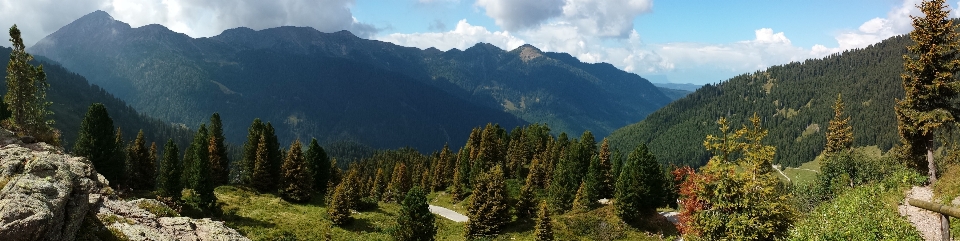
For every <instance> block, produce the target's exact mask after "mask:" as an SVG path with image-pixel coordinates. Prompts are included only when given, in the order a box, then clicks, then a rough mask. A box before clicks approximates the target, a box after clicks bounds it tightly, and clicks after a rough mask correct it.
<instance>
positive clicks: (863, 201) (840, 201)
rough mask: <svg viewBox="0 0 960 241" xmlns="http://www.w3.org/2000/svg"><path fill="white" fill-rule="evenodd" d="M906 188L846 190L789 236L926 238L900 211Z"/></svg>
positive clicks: (823, 238) (816, 238)
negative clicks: (901, 215)
mask: <svg viewBox="0 0 960 241" xmlns="http://www.w3.org/2000/svg"><path fill="white" fill-rule="evenodd" d="M913 173H915V172H913ZM896 178H898V177H893V179H896ZM901 187H903V186H901ZM902 191H903V189H902V188H887V187H884V184H881V183H878V184H869V185H865V186H860V187H857V188H854V189H852V190H850V191H847V192H844V193H843V194H841V195H840V196H838V197H837V198H836V199H834V200H832V201H830V202H828V203H825V204H824V205H820V206H819V207H817V208H816V210H815V211H814V212H813V213H811V214H810V215H809V216H808V217H807V218H806V219H804V220H801V221H800V222H798V223H797V225H796V226H795V227H794V228H793V229H792V230H790V237H789V238H788V239H789V240H922V238H921V237H920V234H919V233H917V230H916V229H915V228H913V226H911V225H910V223H909V222H907V221H906V220H904V219H903V218H901V217H900V215H899V214H898V213H897V205H896V204H897V201H898V200H899V199H900V195H901V194H902V193H903V192H902Z"/></svg>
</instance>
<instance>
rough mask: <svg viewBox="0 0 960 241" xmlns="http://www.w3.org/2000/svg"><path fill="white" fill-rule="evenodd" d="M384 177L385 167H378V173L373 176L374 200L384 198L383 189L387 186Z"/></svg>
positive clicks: (372, 191) (372, 192)
mask: <svg viewBox="0 0 960 241" xmlns="http://www.w3.org/2000/svg"><path fill="white" fill-rule="evenodd" d="M384 178H385V177H384V174H383V168H377V174H376V175H375V176H374V178H373V183H372V185H373V187H372V188H370V197H372V198H373V199H374V200H381V199H382V198H383V189H384V188H385V187H384V182H385V180H384Z"/></svg>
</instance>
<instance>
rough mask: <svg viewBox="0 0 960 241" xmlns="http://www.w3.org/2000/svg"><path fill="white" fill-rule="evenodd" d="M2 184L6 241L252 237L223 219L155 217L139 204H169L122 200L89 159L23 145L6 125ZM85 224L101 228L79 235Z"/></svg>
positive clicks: (0, 153) (0, 147)
mask: <svg viewBox="0 0 960 241" xmlns="http://www.w3.org/2000/svg"><path fill="white" fill-rule="evenodd" d="M0 187H2V188H0V240H4V241H18V240H54V241H56V240H76V239H78V236H81V237H80V239H94V240H96V239H98V238H97V237H99V236H98V235H102V234H103V233H106V234H108V235H116V234H117V233H122V234H123V235H125V236H126V238H127V239H129V240H249V239H247V238H245V237H243V236H242V235H240V234H239V233H238V232H237V231H236V230H234V229H231V228H229V227H226V226H225V225H224V224H223V222H219V221H212V220H210V219H191V218H186V217H157V216H156V215H155V214H153V213H150V212H149V211H147V210H144V209H142V208H140V207H139V205H141V204H144V205H154V206H161V207H166V206H165V205H164V204H163V203H161V202H158V201H156V200H147V199H141V200H134V201H123V200H119V199H118V198H117V197H116V195H114V193H113V190H112V189H111V188H110V187H109V182H108V181H107V180H106V179H105V178H103V176H102V175H100V174H98V173H97V172H96V171H95V170H94V168H93V164H92V163H90V161H89V160H87V159H86V158H81V157H74V156H71V155H67V154H64V153H63V150H62V149H60V148H57V147H54V146H51V145H48V144H46V143H42V142H40V143H29V144H25V143H24V142H23V141H22V140H21V138H18V137H17V136H16V135H14V134H13V133H11V132H10V131H8V130H4V129H0ZM93 217H96V218H93ZM98 221H99V222H98ZM98 225H100V226H98ZM90 227H101V228H100V230H89V229H90ZM82 228H83V229H84V230H83V231H84V232H80V233H89V232H98V233H97V234H94V235H87V234H84V235H81V234H80V233H78V231H80V230H81V229H82ZM104 231H105V232H104Z"/></svg>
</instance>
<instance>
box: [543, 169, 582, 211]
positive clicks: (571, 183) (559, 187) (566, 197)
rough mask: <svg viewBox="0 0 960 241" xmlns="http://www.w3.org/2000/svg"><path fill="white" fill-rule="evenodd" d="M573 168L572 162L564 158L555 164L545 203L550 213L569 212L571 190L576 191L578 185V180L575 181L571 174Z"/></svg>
mask: <svg viewBox="0 0 960 241" xmlns="http://www.w3.org/2000/svg"><path fill="white" fill-rule="evenodd" d="M575 166H576V164H575V163H573V161H571V160H570V159H568V158H566V157H564V158H563V159H561V160H559V161H558V162H557V166H556V168H554V170H553V175H552V176H553V180H551V181H550V187H549V188H548V189H547V190H548V192H547V193H548V194H547V195H548V196H547V202H548V203H550V208H551V211H553V212H555V213H561V212H564V211H566V210H570V208H571V205H572V204H573V199H574V195H575V193H574V191H573V190H577V186H578V185H579V184H580V180H576V179H575V178H576V175H575V174H574V173H573V172H575V170H574V168H575Z"/></svg>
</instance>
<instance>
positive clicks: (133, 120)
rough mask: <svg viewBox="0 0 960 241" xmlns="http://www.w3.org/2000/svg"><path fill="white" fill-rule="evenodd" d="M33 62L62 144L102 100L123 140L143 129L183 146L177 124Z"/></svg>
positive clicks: (0, 50)
mask: <svg viewBox="0 0 960 241" xmlns="http://www.w3.org/2000/svg"><path fill="white" fill-rule="evenodd" d="M11 51H12V49H10V48H6V47H0V56H10V52H11ZM38 60H39V61H34V63H33V64H42V65H43V70H44V72H45V73H46V74H47V83H49V84H50V88H49V89H48V90H47V100H48V101H50V102H53V105H52V106H51V107H50V108H51V111H53V116H52V119H53V120H54V122H55V123H54V127H55V128H57V129H59V130H60V131H61V134H62V139H63V143H62V144H63V146H64V147H65V148H67V149H70V148H72V147H73V143H74V141H76V140H77V134H78V133H79V131H80V122H82V120H83V116H84V115H86V114H87V108H88V107H89V106H90V104H93V103H103V105H104V106H106V107H107V111H108V112H109V113H110V117H111V118H112V119H113V124H114V126H116V127H120V129H121V130H122V131H123V135H124V137H125V139H128V140H132V139H133V138H134V137H136V135H137V131H138V130H140V129H143V131H144V137H145V138H146V139H147V141H153V142H157V143H159V144H158V145H163V143H164V142H165V141H166V140H167V138H174V140H175V141H176V142H178V143H179V144H180V145H181V146H182V145H185V144H186V142H187V141H188V140H189V138H190V137H191V136H192V133H191V131H190V130H189V129H187V128H184V127H177V126H173V125H170V124H167V123H164V122H162V121H159V120H157V119H154V118H151V117H148V116H145V115H142V114H139V113H137V111H136V110H134V109H133V108H132V107H130V106H128V105H127V104H126V103H124V102H123V100H120V99H117V98H116V97H114V96H113V95H110V93H107V92H106V91H104V90H103V89H102V88H100V87H99V86H96V85H91V84H90V83H88V82H87V80H86V79H85V78H83V76H80V75H77V74H75V73H73V72H70V71H69V70H66V69H64V68H63V67H61V66H60V65H59V64H58V63H55V62H51V61H50V60H46V59H43V58H38ZM9 61H10V59H9V58H0V65H3V66H7V62H9ZM6 75H7V72H6V68H3V69H0V76H6ZM6 92H7V85H5V84H3V85H0V93H6Z"/></svg>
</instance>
